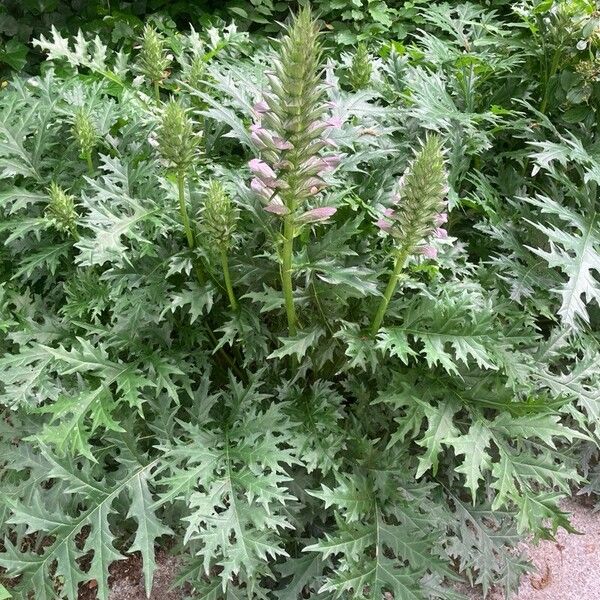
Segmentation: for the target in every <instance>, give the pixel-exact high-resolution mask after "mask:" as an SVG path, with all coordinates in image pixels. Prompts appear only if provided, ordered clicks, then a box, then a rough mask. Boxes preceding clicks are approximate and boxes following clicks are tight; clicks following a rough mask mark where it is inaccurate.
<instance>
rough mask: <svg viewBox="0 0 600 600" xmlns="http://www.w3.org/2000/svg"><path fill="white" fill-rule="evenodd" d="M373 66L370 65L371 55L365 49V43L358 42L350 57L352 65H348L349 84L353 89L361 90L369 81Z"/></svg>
mask: <svg viewBox="0 0 600 600" xmlns="http://www.w3.org/2000/svg"><path fill="white" fill-rule="evenodd" d="M372 71H373V67H372V65H371V57H370V56H369V51H368V50H367V45H366V44H365V43H364V42H361V43H360V44H358V47H357V48H356V52H355V53H354V57H353V58H352V65H351V67H350V73H349V79H350V85H351V86H352V87H353V88H354V90H356V91H358V90H362V89H364V88H366V87H367V86H368V85H369V83H371V73H372Z"/></svg>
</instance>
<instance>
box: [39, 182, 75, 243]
mask: <svg viewBox="0 0 600 600" xmlns="http://www.w3.org/2000/svg"><path fill="white" fill-rule="evenodd" d="M48 195H49V196H50V202H49V203H48V206H47V207H46V213H45V214H46V218H47V219H48V220H49V221H50V222H51V223H52V225H53V226H54V227H55V228H56V229H57V230H58V231H61V232H63V233H68V234H69V235H70V236H72V237H73V238H75V239H76V240H78V239H79V233H78V232H77V217H78V215H77V212H76V210H75V198H74V197H73V196H71V195H70V194H67V192H65V190H63V189H62V188H61V187H60V186H59V185H58V184H57V183H55V182H54V181H53V182H52V183H51V184H50V188H49V189H48Z"/></svg>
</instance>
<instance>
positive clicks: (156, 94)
mask: <svg viewBox="0 0 600 600" xmlns="http://www.w3.org/2000/svg"><path fill="white" fill-rule="evenodd" d="M154 99H155V100H156V102H160V83H158V81H155V82H154Z"/></svg>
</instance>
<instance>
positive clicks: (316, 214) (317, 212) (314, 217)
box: [298, 206, 337, 223]
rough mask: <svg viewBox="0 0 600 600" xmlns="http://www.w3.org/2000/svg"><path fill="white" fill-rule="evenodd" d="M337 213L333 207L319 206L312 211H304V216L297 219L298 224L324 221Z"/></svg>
mask: <svg viewBox="0 0 600 600" xmlns="http://www.w3.org/2000/svg"><path fill="white" fill-rule="evenodd" d="M336 211H337V208H334V207H333V206H320V207H319V208H313V209H312V210H308V211H306V212H305V213H304V214H302V215H300V216H299V217H298V222H299V223H317V222H319V221H326V220H327V219H329V218H330V217H332V216H333V215H334V214H335V213H336Z"/></svg>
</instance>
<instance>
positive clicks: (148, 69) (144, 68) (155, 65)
mask: <svg viewBox="0 0 600 600" xmlns="http://www.w3.org/2000/svg"><path fill="white" fill-rule="evenodd" d="M171 60H172V58H171V56H170V55H169V54H168V53H167V51H166V49H165V42H164V39H163V38H162V36H161V35H160V34H159V32H158V31H157V30H156V29H155V28H154V27H152V26H151V25H146V26H145V27H144V32H143V33H142V40H141V46H140V54H139V57H138V69H139V70H140V72H141V73H142V75H144V77H145V78H146V79H147V80H148V81H149V82H150V83H152V84H154V85H157V84H159V83H160V82H162V81H163V80H165V79H166V78H167V77H168V76H169V67H170V66H171Z"/></svg>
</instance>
